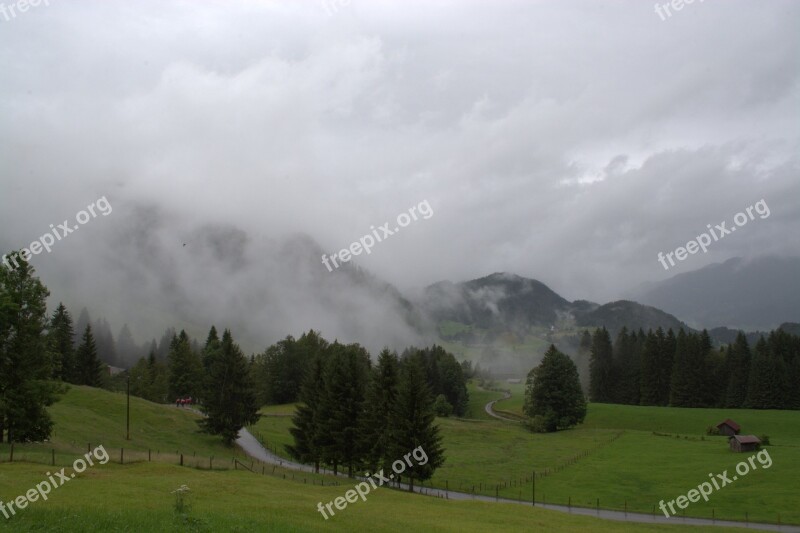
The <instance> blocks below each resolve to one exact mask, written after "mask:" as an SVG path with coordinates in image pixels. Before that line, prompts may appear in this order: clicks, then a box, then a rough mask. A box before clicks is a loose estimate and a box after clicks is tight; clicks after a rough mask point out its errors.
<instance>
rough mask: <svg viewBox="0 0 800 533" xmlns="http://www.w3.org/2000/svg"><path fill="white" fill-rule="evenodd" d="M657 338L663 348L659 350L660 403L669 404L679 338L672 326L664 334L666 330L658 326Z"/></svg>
mask: <svg viewBox="0 0 800 533" xmlns="http://www.w3.org/2000/svg"><path fill="white" fill-rule="evenodd" d="M656 338H657V339H658V341H659V345H660V347H661V349H660V350H659V351H660V352H661V353H660V356H659V359H658V404H657V405H669V390H670V385H671V382H672V367H673V360H674V359H675V349H676V345H677V339H676V337H675V332H673V331H672V328H670V329H669V330H668V331H667V334H666V335H664V330H662V329H661V328H658V329H657V330H656Z"/></svg>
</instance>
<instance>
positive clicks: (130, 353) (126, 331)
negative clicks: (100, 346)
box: [117, 324, 142, 366]
mask: <svg viewBox="0 0 800 533" xmlns="http://www.w3.org/2000/svg"><path fill="white" fill-rule="evenodd" d="M141 353H142V351H141V349H140V348H139V347H138V346H137V345H136V341H134V340H133V335H132V334H131V330H130V328H129V327H128V324H124V325H123V326H122V329H121V330H119V335H117V358H118V359H119V361H120V363H121V364H122V366H129V365H130V364H131V363H132V362H133V361H136V360H138V359H139V357H140V355H141Z"/></svg>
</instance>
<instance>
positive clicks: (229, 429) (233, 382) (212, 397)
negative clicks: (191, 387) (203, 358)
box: [198, 329, 259, 446]
mask: <svg viewBox="0 0 800 533" xmlns="http://www.w3.org/2000/svg"><path fill="white" fill-rule="evenodd" d="M202 401H203V403H202V405H201V409H202V411H203V412H204V414H205V415H206V418H204V419H203V420H200V421H198V424H199V425H200V427H201V428H202V430H203V431H205V432H207V433H211V434H212V435H221V436H222V440H223V442H224V443H225V444H227V445H229V446H230V445H232V444H233V441H234V440H236V438H237V436H238V435H239V430H240V429H242V428H243V427H244V426H247V425H250V424H255V423H256V421H258V418H259V415H258V405H257V402H256V393H255V385H254V384H253V382H252V378H251V375H250V372H249V369H248V363H247V358H246V357H245V356H244V354H243V353H242V350H241V349H240V348H239V345H238V344H236V343H235V342H234V341H233V336H232V335H231V332H230V331H228V330H227V329H226V330H225V331H224V332H223V334H222V341H221V342H220V346H219V353H214V354H212V356H211V357H210V360H209V369H208V374H207V376H206V379H205V384H204V392H203V393H202Z"/></svg>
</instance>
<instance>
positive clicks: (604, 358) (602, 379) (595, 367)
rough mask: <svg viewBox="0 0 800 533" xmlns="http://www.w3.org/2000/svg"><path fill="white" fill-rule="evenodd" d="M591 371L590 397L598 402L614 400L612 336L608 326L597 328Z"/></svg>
mask: <svg viewBox="0 0 800 533" xmlns="http://www.w3.org/2000/svg"><path fill="white" fill-rule="evenodd" d="M589 372H590V378H589V397H590V399H591V401H593V402H598V403H604V402H611V401H613V398H612V390H613V387H614V384H613V381H614V375H613V351H612V347H611V337H610V336H609V334H608V331H607V330H606V328H600V329H597V330H595V332H594V335H593V336H592V348H591V355H590V360H589Z"/></svg>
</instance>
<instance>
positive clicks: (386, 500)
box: [0, 463, 735, 533]
mask: <svg viewBox="0 0 800 533" xmlns="http://www.w3.org/2000/svg"><path fill="white" fill-rule="evenodd" d="M46 470H47V469H46V467H43V466H39V465H30V464H19V463H15V464H11V465H9V464H4V465H0V497H2V498H10V497H11V496H13V495H15V494H18V493H20V492H22V491H23V490H25V489H27V488H28V487H33V486H34V485H35V484H36V483H37V482H39V481H41V480H42V479H43V478H44V477H45V471H46ZM182 484H186V485H188V486H189V487H190V489H191V496H190V500H189V501H190V504H191V506H192V509H191V511H190V513H189V517H190V520H189V521H187V520H181V519H178V518H177V517H176V516H175V514H174V512H173V510H172V507H173V504H174V497H173V495H172V494H170V493H171V491H173V490H175V489H176V488H177V487H179V486H180V485H182ZM345 489H346V487H345V486H341V487H320V486H309V485H304V484H302V483H298V482H294V481H289V480H287V481H284V480H280V479H276V478H272V477H269V476H260V475H256V474H251V473H249V472H242V471H238V472H234V471H228V472H207V471H199V470H195V469H190V468H180V467H178V466H173V465H165V464H156V463H143V464H137V465H126V466H119V465H106V466H102V467H96V468H92V469H89V470H87V471H86V472H85V473H83V474H81V475H80V476H79V477H78V478H76V479H75V480H72V481H70V482H69V484H65V485H64V486H63V487H60V488H58V489H56V490H55V491H53V492H52V493H51V494H50V499H49V500H48V501H47V502H43V501H37V502H34V503H33V504H31V505H29V506H28V508H27V509H24V510H22V511H20V513H19V515H18V516H16V517H14V518H13V519H11V520H5V519H3V520H0V531H14V532H29V531H49V532H61V531H87V532H94V531H119V532H121V531H130V532H139V531H165V532H167V531H203V532H205V531H209V532H211V531H214V532H216V531H239V532H244V531H278V532H284V531H330V530H334V531H358V530H369V531H390V532H406V531H442V532H444V531H454V532H456V531H457V532H461V531H493V530H497V529H503V530H506V531H553V532H572V531H597V532H609V533H611V532H623V533H624V532H633V531H643V532H648V531H652V532H670V531H674V532H678V531H684V530H685V529H686V528H685V527H684V526H680V525H676V526H655V525H650V524H625V523H620V522H611V521H603V520H596V519H593V518H590V517H579V516H574V515H568V514H564V513H558V512H555V511H547V510H544V509H541V508H531V507H527V506H516V505H514V506H511V505H503V504H492V503H482V502H455V501H447V500H441V499H435V498H429V497H424V496H419V495H411V494H406V493H402V492H398V491H393V490H389V489H381V490H377V491H375V492H373V493H371V494H369V495H368V496H367V500H366V501H365V502H363V501H361V500H358V501H357V502H356V503H352V504H349V506H348V507H347V508H346V509H344V510H342V511H337V514H336V516H333V517H330V518H329V520H327V521H325V520H324V519H323V518H322V516H321V515H320V514H319V513H318V512H317V510H316V506H317V502H320V501H321V502H329V501H332V500H333V499H334V498H336V497H338V496H342V495H343V494H344V491H345ZM693 531H698V532H700V531H705V532H712V531H713V532H715V533H722V532H724V531H726V529H722V528H717V527H706V528H694V529H693ZM727 531H735V530H727Z"/></svg>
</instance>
